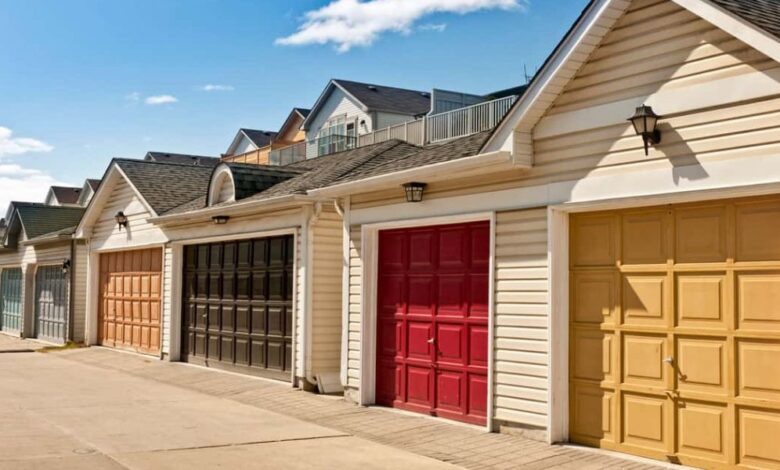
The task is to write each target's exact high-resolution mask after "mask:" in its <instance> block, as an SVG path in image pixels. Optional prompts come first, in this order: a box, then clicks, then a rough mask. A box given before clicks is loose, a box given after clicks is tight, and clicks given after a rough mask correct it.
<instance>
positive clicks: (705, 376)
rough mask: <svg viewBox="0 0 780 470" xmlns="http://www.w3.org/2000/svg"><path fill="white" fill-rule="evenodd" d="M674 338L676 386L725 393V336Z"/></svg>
mask: <svg viewBox="0 0 780 470" xmlns="http://www.w3.org/2000/svg"><path fill="white" fill-rule="evenodd" d="M676 341H677V348H676V349H677V350H676V353H675V355H674V357H675V358H676V360H677V364H676V365H675V372H676V373H677V375H678V385H677V388H678V389H679V390H680V391H692V392H703V393H713V394H718V395H726V394H727V393H728V388H727V387H728V377H729V373H730V371H729V370H728V357H727V355H728V344H727V340H726V338H703V337H678V338H677V339H676Z"/></svg>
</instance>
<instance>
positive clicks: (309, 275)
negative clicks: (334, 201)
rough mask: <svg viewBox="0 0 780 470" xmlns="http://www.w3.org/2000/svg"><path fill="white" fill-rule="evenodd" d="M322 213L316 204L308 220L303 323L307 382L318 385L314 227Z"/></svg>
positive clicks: (304, 365) (304, 363)
mask: <svg viewBox="0 0 780 470" xmlns="http://www.w3.org/2000/svg"><path fill="white" fill-rule="evenodd" d="M321 213H322V203H321V202H318V203H316V204H314V212H313V213H312V214H311V215H310V216H309V218H308V219H307V220H306V272H305V276H306V277H305V278H304V282H305V284H306V285H305V291H306V294H305V297H304V301H305V304H304V305H305V310H304V312H305V316H304V322H303V348H302V349H303V350H304V354H303V371H304V376H305V378H306V380H307V381H308V382H309V383H310V384H312V385H317V378H316V377H314V375H312V370H311V351H312V342H313V336H312V317H313V316H314V302H312V299H313V296H314V225H316V224H317V221H318V220H319V218H320V214H321Z"/></svg>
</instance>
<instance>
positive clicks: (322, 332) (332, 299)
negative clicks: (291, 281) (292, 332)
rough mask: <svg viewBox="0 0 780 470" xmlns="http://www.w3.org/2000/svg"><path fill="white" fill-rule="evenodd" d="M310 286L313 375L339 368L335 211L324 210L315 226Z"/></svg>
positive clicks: (339, 243)
mask: <svg viewBox="0 0 780 470" xmlns="http://www.w3.org/2000/svg"><path fill="white" fill-rule="evenodd" d="M313 235H314V240H313V241H314V254H313V259H314V265H313V269H314V271H313V285H312V309H313V310H312V331H311V334H312V350H311V367H312V374H314V375H317V374H319V373H323V372H338V371H339V369H340V367H341V302H342V297H341V282H342V278H341V271H342V263H343V261H342V256H341V250H342V240H341V239H342V224H341V218H340V217H339V215H338V214H337V213H335V212H332V211H328V212H323V213H322V214H321V216H320V218H319V220H318V221H317V223H316V224H315V225H314V229H313Z"/></svg>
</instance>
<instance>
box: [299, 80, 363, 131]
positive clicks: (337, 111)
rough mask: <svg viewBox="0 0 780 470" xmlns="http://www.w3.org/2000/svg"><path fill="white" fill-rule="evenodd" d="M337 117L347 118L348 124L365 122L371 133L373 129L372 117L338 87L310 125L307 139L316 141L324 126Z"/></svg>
mask: <svg viewBox="0 0 780 470" xmlns="http://www.w3.org/2000/svg"><path fill="white" fill-rule="evenodd" d="M337 116H346V118H347V122H355V121H357V122H358V123H360V121H362V120H365V121H366V128H367V129H368V130H369V131H370V130H371V129H372V127H371V116H370V115H369V114H368V113H365V112H363V110H362V109H360V105H359V104H358V103H356V102H355V101H353V100H352V98H349V97H348V96H347V95H346V94H345V93H344V92H343V91H341V89H340V88H338V87H336V88H334V90H333V93H331V94H330V96H329V97H328V98H327V99H326V100H325V103H323V105H322V107H321V108H320V110H319V111H318V112H317V115H316V116H314V118H313V119H312V121H311V124H310V125H309V131H308V132H307V133H306V139H308V140H312V139H316V138H317V134H318V133H319V132H320V129H321V128H322V126H324V125H325V123H326V122H327V121H328V120H329V119H331V118H333V117H337ZM360 130H361V129H360V126H359V125H358V131H360Z"/></svg>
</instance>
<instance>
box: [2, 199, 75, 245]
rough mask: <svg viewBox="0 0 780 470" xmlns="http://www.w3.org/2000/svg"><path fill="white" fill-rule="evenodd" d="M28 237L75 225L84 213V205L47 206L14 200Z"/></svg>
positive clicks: (35, 236)
mask: <svg viewBox="0 0 780 470" xmlns="http://www.w3.org/2000/svg"><path fill="white" fill-rule="evenodd" d="M12 204H13V205H14V207H15V208H16V213H17V214H18V216H19V220H20V221H21V222H22V226H23V227H24V232H25V234H26V235H27V238H30V239H32V238H37V237H40V236H41V235H45V234H48V233H52V232H57V231H60V230H63V229H65V228H69V227H75V226H76V225H78V223H79V221H80V220H81V216H82V215H84V210H85V209H84V208H83V207H62V206H47V205H45V204H40V203H33V202H13V203H12Z"/></svg>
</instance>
